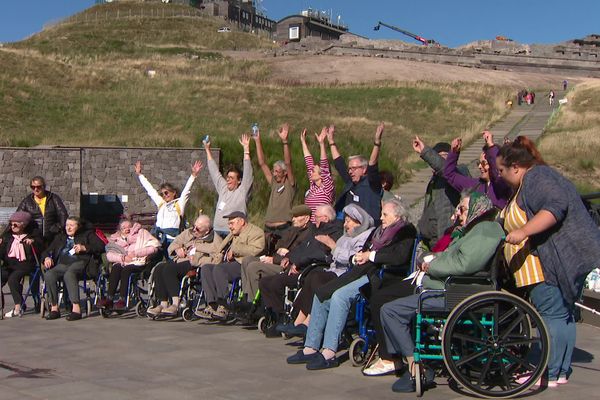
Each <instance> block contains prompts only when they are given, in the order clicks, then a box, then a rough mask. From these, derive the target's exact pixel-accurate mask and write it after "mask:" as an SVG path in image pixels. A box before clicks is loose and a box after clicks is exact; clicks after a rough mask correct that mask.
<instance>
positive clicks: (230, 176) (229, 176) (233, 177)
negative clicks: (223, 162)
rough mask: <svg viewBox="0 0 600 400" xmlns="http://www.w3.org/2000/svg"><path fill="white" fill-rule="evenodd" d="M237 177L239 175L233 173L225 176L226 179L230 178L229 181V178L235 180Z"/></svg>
mask: <svg viewBox="0 0 600 400" xmlns="http://www.w3.org/2000/svg"><path fill="white" fill-rule="evenodd" d="M235 179H237V176H233V175H227V176H226V177H225V180H228V181H229V180H235Z"/></svg>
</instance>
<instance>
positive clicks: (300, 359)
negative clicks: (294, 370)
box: [286, 350, 321, 364]
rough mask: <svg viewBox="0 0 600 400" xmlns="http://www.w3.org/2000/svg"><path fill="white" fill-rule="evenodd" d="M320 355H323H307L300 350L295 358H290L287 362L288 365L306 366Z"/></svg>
mask: <svg viewBox="0 0 600 400" xmlns="http://www.w3.org/2000/svg"><path fill="white" fill-rule="evenodd" d="M320 354H321V353H319V352H316V353H313V354H309V355H306V354H304V353H303V352H302V350H298V352H297V353H296V354H294V355H293V356H289V357H288V358H287V360H286V361H287V363H288V364H306V363H307V362H309V361H310V360H312V359H313V358H315V357H318V356H319V355H320Z"/></svg>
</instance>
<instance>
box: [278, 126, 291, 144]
mask: <svg viewBox="0 0 600 400" xmlns="http://www.w3.org/2000/svg"><path fill="white" fill-rule="evenodd" d="M278 134H279V138H280V139H281V141H282V142H287V140H288V136H289V134H290V125H289V124H288V123H287V122H286V123H285V124H283V125H281V128H279V131H278Z"/></svg>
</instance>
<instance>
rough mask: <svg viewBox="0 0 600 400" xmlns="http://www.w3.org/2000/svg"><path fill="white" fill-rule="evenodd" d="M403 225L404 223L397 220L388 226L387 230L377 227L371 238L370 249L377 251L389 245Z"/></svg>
mask: <svg viewBox="0 0 600 400" xmlns="http://www.w3.org/2000/svg"><path fill="white" fill-rule="evenodd" d="M405 225H406V223H405V222H404V221H403V220H401V219H399V220H398V221H396V222H394V223H393V224H390V225H389V226H388V227H387V228H383V227H382V226H381V225H380V226H378V227H377V229H375V233H374V234H373V237H372V238H371V249H372V250H373V251H377V250H380V249H381V248H383V247H385V246H387V245H388V244H390V243H391V242H392V239H393V238H394V236H396V234H397V233H398V232H399V231H400V229H402V228H403V227H404V226H405Z"/></svg>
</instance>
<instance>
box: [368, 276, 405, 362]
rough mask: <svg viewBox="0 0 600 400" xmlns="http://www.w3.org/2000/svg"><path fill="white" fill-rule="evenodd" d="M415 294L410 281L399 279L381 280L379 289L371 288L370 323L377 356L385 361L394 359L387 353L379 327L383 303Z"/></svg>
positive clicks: (381, 330)
mask: <svg viewBox="0 0 600 400" xmlns="http://www.w3.org/2000/svg"><path fill="white" fill-rule="evenodd" d="M414 293H415V287H414V285H411V283H410V281H403V280H401V279H400V278H391V279H383V283H382V285H381V286H380V287H375V288H373V287H372V288H371V296H370V298H369V308H370V309H371V322H373V326H374V328H375V332H376V336H377V343H378V344H379V356H380V357H381V358H383V359H385V360H392V359H393V358H394V357H393V356H392V355H391V354H390V353H389V352H388V350H387V347H386V345H385V337H384V335H383V327H382V326H381V316H380V314H379V313H380V311H381V307H383V305H384V304H385V303H389V302H390V301H393V300H396V299H400V298H402V297H407V296H411V295H413V294H414Z"/></svg>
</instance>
